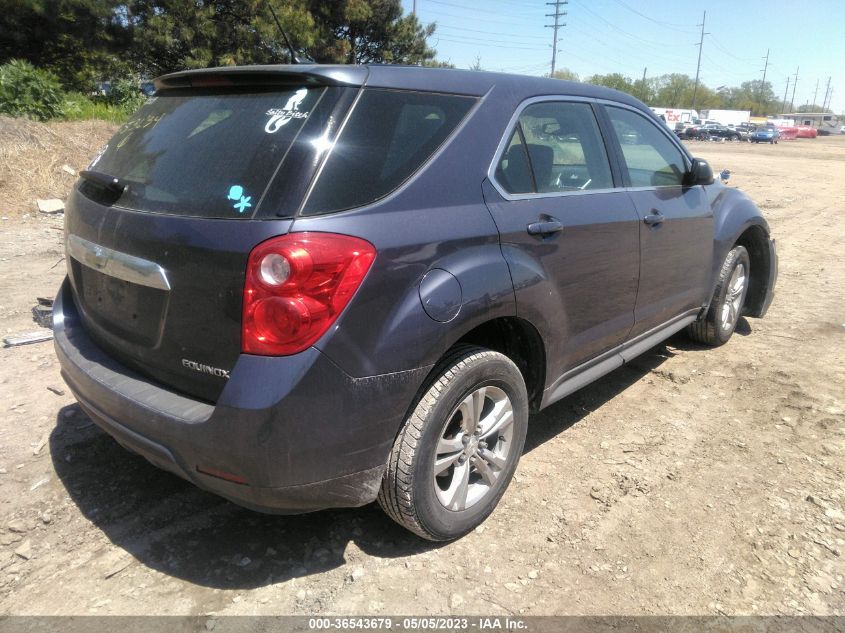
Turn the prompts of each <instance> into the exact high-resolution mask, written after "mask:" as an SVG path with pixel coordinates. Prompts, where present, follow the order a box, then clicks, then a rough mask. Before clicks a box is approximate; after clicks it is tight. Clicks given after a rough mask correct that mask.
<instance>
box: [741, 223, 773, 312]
mask: <svg viewBox="0 0 845 633" xmlns="http://www.w3.org/2000/svg"><path fill="white" fill-rule="evenodd" d="M734 244H735V245H736V246H743V247H745V250H746V251H748V258H749V259H750V260H751V271H750V275H749V277H750V279H749V280H748V294H746V297H745V310H744V313H745V314H747V315H749V316H752V317H758V316H762V314H763V312H764V311H765V307H766V297H767V295H768V292H769V287H768V284H769V279H770V278H771V272H772V259H771V252H770V249H769V237H768V234H767V233H766V232H765V231H764V229H763V227H762V226H761V225H759V224H752V225H751V226H749V227H748V228H747V229H745V231H743V232H742V234H741V235H740V236H739V237H738V238H737V239H736V241H735V242H734Z"/></svg>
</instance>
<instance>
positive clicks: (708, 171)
mask: <svg viewBox="0 0 845 633" xmlns="http://www.w3.org/2000/svg"><path fill="white" fill-rule="evenodd" d="M713 181H714V178H713V169H712V168H711V167H710V163H708V162H707V161H706V160H704V159H702V158H693V159H692V165H691V166H690V170H689V173H688V174H687V186H690V187H695V186H696V185H712V184H713Z"/></svg>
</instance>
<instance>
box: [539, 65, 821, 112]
mask: <svg viewBox="0 0 845 633" xmlns="http://www.w3.org/2000/svg"><path fill="white" fill-rule="evenodd" d="M554 77H555V78H556V79H568V80H570V81H579V80H580V79H579V77H578V75H577V74H576V73H574V72H572V71H571V70H567V69H563V70H559V71H556V72H555V74H554ZM583 81H584V82H585V83H591V84H596V85H599V86H606V87H608V88H615V89H616V90H621V91H622V92H627V93H628V94H631V95H633V96H635V97H636V98H637V99H639V100H640V101H643V102H645V103H646V104H647V105H649V106H655V107H663V108H693V107H694V108H695V109H697V110H708V109H709V110H712V109H724V110H750V111H751V114H752V115H754V116H765V115H767V114H774V113H780V112H784V111H785V110H787V109H788V108H789V106H790V104H789V103H786V104H784V103H783V101H781V99H779V98H778V96H777V95H775V93H774V90H773V89H772V84H771V83H769V82H768V81H766V82H763V81H762V80H760V79H754V80H751V81H744V82H742V83H741V84H740V85H739V86H733V87H728V86H720V87H719V88H716V89H715V90H714V89H713V88H709V87H708V86H705V85H704V84H702V83H700V82H699V84H698V87H697V88H696V86H695V80H694V79H692V78H691V77H690V76H689V75H683V74H680V73H671V74H668V75H661V76H659V77H647V78H646V79H645V81H643V80H642V79H632V78H630V77H626V76H625V75H623V74H621V73H610V74H608V75H591V76H589V77H586V78H585V79H584V80H583ZM797 111H798V112H821V111H822V106H820V105H817V104H812V105H803V106H799V107H798V108H797Z"/></svg>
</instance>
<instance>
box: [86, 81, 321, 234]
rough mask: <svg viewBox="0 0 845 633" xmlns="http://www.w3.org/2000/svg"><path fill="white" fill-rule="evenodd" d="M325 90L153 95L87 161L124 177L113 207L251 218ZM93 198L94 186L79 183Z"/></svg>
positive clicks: (90, 183)
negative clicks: (102, 149)
mask: <svg viewBox="0 0 845 633" xmlns="http://www.w3.org/2000/svg"><path fill="white" fill-rule="evenodd" d="M325 91H326V89H325V88H304V87H292V88H289V89H288V88H285V89H283V90H280V91H274V92H266V93H251V94H244V93H237V94H232V93H229V94H198V95H196V94H191V95H186V96H162V97H153V98H152V99H150V100H149V101H148V103H147V104H146V105H145V106H144V107H143V108H141V109H140V110H139V111H138V112H137V113H136V114H135V115H134V116H133V117H132V118H131V119H130V120H129V121H128V122H127V123H126V124H125V125H123V127H121V128H120V129H119V130H118V132H117V134H115V136H114V137H113V138H112V139H111V140H110V141H109V143H108V145H107V146H106V147H105V149H104V151H103V152H101V154H100V155H99V156H98V157H97V158H95V159H94V161H93V162H92V163H91V165H90V166H89V167H88V169H89V170H91V171H98V172H101V173H104V174H107V175H109V176H113V177H116V178H119V179H120V180H121V181H123V182H124V183H126V185H127V187H126V189H125V191H124V193H123V194H122V195H121V196H120V197H119V198H118V199H117V200H116V201H115V200H113V199H112V200H111V201H110V203H113V204H115V205H117V206H121V207H126V208H130V209H136V210H139V211H149V212H152V213H163V214H170V215H184V216H198V217H210V218H250V217H252V216H253V214H254V212H255V209H256V206H257V205H258V201H259V199H260V198H261V194H262V193H263V191H264V189H265V188H266V186H267V184H268V183H269V181H270V180H271V178H272V176H273V174H274V173H275V170H276V168H277V167H278V165H279V164H280V162H281V161H282V159H283V158H284V157H285V154H286V152H287V151H288V149H289V148H290V147H291V144H292V143H293V142H294V140H295V139H296V137H297V134H298V133H299V131H300V129H302V127H303V126H304V125H305V123H306V122H307V121H308V119H309V118H310V117H311V116H312V113H313V112H314V111H315V110H316V109H317V108H318V104H319V102H320V101H321V97H322V96H323V94H324V92H325ZM80 190H81V191H82V193H83V194H84V195H88V196H89V197H92V198H94V199H97V194H98V192H97V185H95V184H94V183H92V182H90V181H85V180H83V181H82V184H81V186H80Z"/></svg>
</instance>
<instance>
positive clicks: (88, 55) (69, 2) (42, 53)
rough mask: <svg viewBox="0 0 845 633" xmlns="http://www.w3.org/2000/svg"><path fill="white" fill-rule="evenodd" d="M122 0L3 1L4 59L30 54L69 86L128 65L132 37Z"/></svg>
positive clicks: (0, 47) (86, 86)
mask: <svg viewBox="0 0 845 633" xmlns="http://www.w3.org/2000/svg"><path fill="white" fill-rule="evenodd" d="M118 9H119V4H118V2H117V0H0V63H3V62H6V61H9V60H10V59H14V58H20V59H25V60H27V61H29V62H30V63H32V64H33V65H35V66H37V67H39V68H46V69H48V70H50V71H52V72H53V73H54V74H55V75H56V76H57V77H58V78H59V81H61V83H62V85H63V86H64V87H65V88H69V89H76V90H85V91H88V90H90V89H91V88H92V86H93V82H94V81H96V80H99V79H107V78H110V77H112V76H115V75H123V74H126V73H127V72H128V70H129V67H128V64H127V63H126V60H125V58H124V57H123V56H122V54H121V53H122V52H123V51H125V50H126V48H127V46H128V44H129V41H128V33H127V29H126V24H125V21H123V17H122V15H121V13H120V11H119V10H118Z"/></svg>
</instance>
